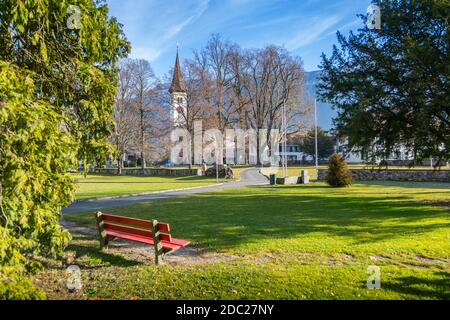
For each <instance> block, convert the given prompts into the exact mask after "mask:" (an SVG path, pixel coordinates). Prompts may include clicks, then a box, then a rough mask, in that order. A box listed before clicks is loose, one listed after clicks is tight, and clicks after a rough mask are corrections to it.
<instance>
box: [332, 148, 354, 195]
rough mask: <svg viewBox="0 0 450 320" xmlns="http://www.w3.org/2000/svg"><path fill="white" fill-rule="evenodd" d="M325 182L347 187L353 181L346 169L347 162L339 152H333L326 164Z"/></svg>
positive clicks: (337, 186)
mask: <svg viewBox="0 0 450 320" xmlns="http://www.w3.org/2000/svg"><path fill="white" fill-rule="evenodd" d="M326 181H327V183H328V184H329V185H330V186H332V187H334V188H339V187H347V186H350V185H351V184H352V182H353V178H352V174H351V172H350V170H349V169H348V165H347V162H346V161H345V160H344V158H343V157H342V156H341V155H340V154H337V153H335V154H333V155H332V156H331V158H330V163H329V166H328V175H327V177H326Z"/></svg>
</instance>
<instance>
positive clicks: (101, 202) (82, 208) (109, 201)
mask: <svg viewBox="0 0 450 320" xmlns="http://www.w3.org/2000/svg"><path fill="white" fill-rule="evenodd" d="M240 176H241V180H240V181H237V182H228V183H222V184H216V185H210V186H203V187H196V188H189V189H181V190H175V191H157V192H152V193H143V194H138V195H130V196H120V197H111V198H102V199H91V200H80V201H77V202H74V203H72V204H71V205H70V206H68V207H67V208H64V209H63V210H62V212H63V214H71V213H79V212H86V211H95V210H98V209H103V208H111V207H119V206H125V205H128V204H133V203H140V202H146V201H151V200H159V199H167V198H172V197H177V196H182V195H187V194H196V193H206V192H212V191H216V190H222V189H229V188H239V187H245V186H257V185H266V184H268V183H269V182H268V180H267V178H266V177H265V176H263V175H262V174H261V173H260V172H259V169H257V168H252V169H248V170H245V171H242V172H241V174H240Z"/></svg>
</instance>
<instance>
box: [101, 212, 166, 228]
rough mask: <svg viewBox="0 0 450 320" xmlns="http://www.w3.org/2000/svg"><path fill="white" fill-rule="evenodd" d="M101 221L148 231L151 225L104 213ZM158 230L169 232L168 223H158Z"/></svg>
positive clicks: (146, 222)
mask: <svg viewBox="0 0 450 320" xmlns="http://www.w3.org/2000/svg"><path fill="white" fill-rule="evenodd" d="M102 219H103V221H108V222H117V223H120V224H125V225H131V226H135V227H141V228H149V229H150V228H151V227H152V223H151V222H150V221H147V220H142V219H137V218H130V217H122V216H115V215H111V214H106V213H103V214H102ZM158 230H160V231H164V232H170V226H169V224H168V223H162V222H158Z"/></svg>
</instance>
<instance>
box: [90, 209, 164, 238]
mask: <svg viewBox="0 0 450 320" xmlns="http://www.w3.org/2000/svg"><path fill="white" fill-rule="evenodd" d="M99 218H100V219H101V221H102V222H103V223H102V224H103V226H102V227H103V229H104V230H105V231H108V230H111V231H117V232H124V233H128V234H132V235H137V236H142V237H146V238H151V239H153V232H152V230H153V222H152V221H148V220H142V219H136V218H129V217H122V216H116V215H111V214H106V213H102V214H99ZM156 230H157V231H159V239H160V240H161V241H168V242H171V241H172V237H171V235H170V226H169V224H167V223H162V222H158V223H157V224H156Z"/></svg>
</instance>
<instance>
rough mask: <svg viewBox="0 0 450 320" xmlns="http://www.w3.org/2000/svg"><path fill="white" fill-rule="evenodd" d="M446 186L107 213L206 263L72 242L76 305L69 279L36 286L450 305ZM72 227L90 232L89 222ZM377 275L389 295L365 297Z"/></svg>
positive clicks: (238, 195)
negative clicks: (148, 225) (173, 241)
mask: <svg viewBox="0 0 450 320" xmlns="http://www.w3.org/2000/svg"><path fill="white" fill-rule="evenodd" d="M449 188H450V185H449V184H430V183H395V182H390V183H376V184H375V183H374V184H358V185H354V186H353V187H351V188H345V189H331V188H328V187H327V186H325V185H324V184H311V185H307V186H278V187H248V188H243V189H236V190H226V191H220V192H214V193H209V194H198V195H191V196H183V197H177V198H173V199H167V200H162V201H156V202H152V203H143V204H138V205H133V206H128V207H123V208H114V209H110V210H107V212H111V213H114V214H122V215H130V216H135V217H140V218H145V219H150V218H156V219H158V220H160V221H165V222H169V223H170V224H171V226H172V229H173V234H174V236H176V237H178V238H182V239H189V240H191V241H192V242H193V244H192V247H193V248H196V249H198V250H200V251H201V252H202V254H203V255H205V256H208V255H209V254H214V255H217V256H218V257H220V259H216V260H212V261H210V262H209V263H200V264H187V265H166V266H159V267H156V266H154V265H153V264H152V261H148V263H143V262H141V261H136V260H135V259H131V258H130V257H128V256H125V255H123V254H117V253H115V254H114V253H110V252H109V253H108V252H100V251H99V250H98V242H97V241H96V240H95V239H94V238H93V237H90V236H81V235H75V238H74V240H73V242H72V244H71V246H70V247H69V248H68V253H71V254H72V255H75V256H76V258H75V260H74V261H73V262H72V263H76V264H79V265H80V266H81V267H82V270H83V271H82V272H83V280H84V289H83V292H82V293H80V294H78V295H75V296H73V295H71V294H69V293H67V292H64V290H60V289H59V291H58V292H55V291H56V289H55V288H56V287H57V283H58V281H59V282H61V279H64V269H62V268H61V269H58V268H55V269H51V270H47V271H44V272H43V273H41V274H40V275H38V279H39V281H40V284H41V286H42V287H44V288H45V290H46V291H47V293H48V295H49V297H50V298H104V299H450V280H449V279H450V269H449V262H450V260H449V256H450V215H449V213H450V212H449V203H450V189H449ZM65 219H67V220H70V221H76V222H77V223H78V224H80V225H85V226H89V227H91V228H93V218H92V213H86V214H79V215H70V216H66V217H65ZM370 265H375V266H379V267H381V289H380V290H369V289H367V287H366V281H367V277H368V274H367V273H366V272H367V268H368V266H370Z"/></svg>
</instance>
